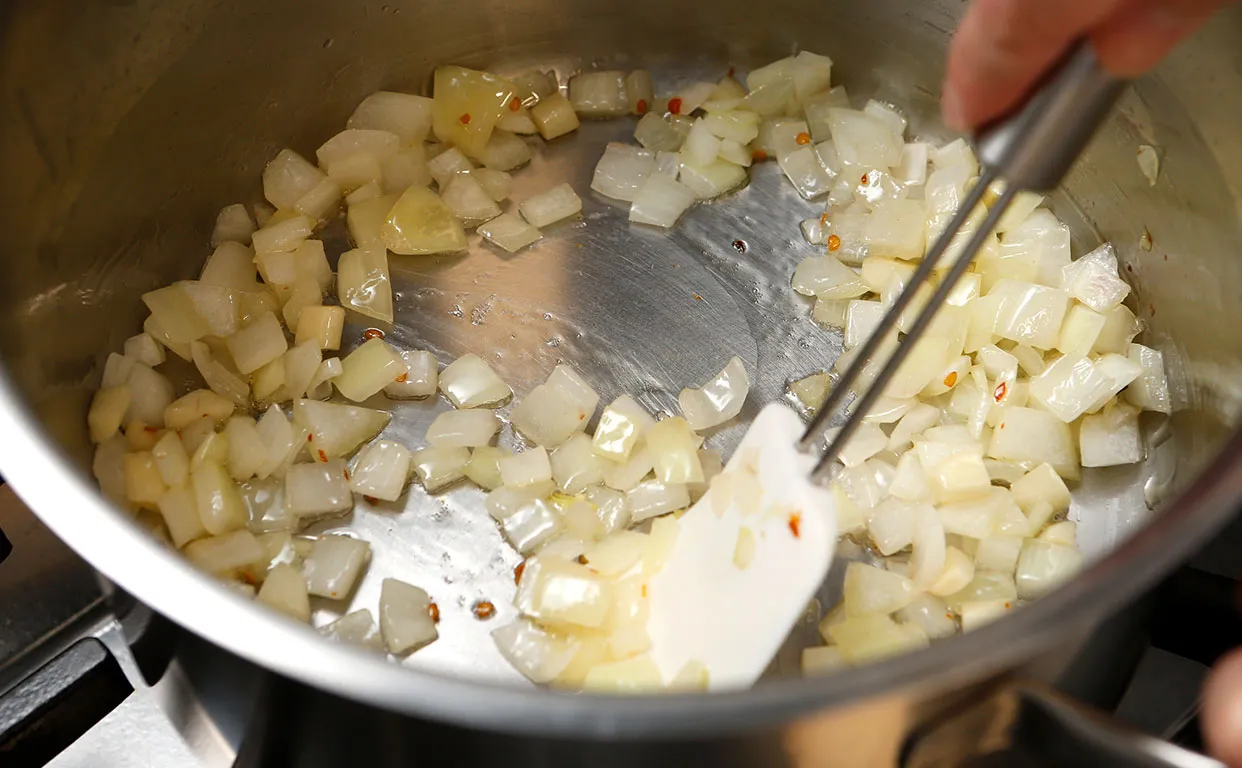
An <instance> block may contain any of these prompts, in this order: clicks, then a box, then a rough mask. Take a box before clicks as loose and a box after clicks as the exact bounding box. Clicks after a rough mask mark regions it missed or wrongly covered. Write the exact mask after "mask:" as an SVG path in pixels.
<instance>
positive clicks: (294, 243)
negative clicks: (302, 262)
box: [250, 216, 315, 254]
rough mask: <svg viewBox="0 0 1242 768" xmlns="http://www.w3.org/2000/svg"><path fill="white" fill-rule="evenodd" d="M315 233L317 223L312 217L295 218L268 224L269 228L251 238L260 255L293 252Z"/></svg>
mask: <svg viewBox="0 0 1242 768" xmlns="http://www.w3.org/2000/svg"><path fill="white" fill-rule="evenodd" d="M314 231H315V222H314V221H312V220H311V219H310V217H308V216H294V217H292V218H288V219H283V220H281V221H278V222H276V223H272V222H268V224H267V226H265V227H263V228H262V229H260V230H257V231H255V233H254V234H253V235H251V236H250V241H251V242H252V243H253V244H254V252H255V253H258V254H263V253H269V252H272V251H292V250H293V249H295V248H297V247H298V246H299V245H301V244H302V242H303V241H304V240H306V238H308V237H310V236H311V234H312V233H313V232H314Z"/></svg>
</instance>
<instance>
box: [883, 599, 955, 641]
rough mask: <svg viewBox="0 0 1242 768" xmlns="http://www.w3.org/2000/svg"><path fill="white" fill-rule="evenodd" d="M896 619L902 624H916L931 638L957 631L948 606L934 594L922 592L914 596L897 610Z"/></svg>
mask: <svg viewBox="0 0 1242 768" xmlns="http://www.w3.org/2000/svg"><path fill="white" fill-rule="evenodd" d="M897 620H898V621H900V622H901V623H903V624H911V623H913V624H918V625H919V626H920V627H922V628H923V632H925V633H926V634H927V636H928V637H929V638H932V639H937V638H942V637H949V636H951V635H954V634H956V633H957V623H956V622H954V621H953V617H952V615H951V614H950V613H949V607H948V606H947V605H945V602H944V601H943V600H941V599H939V598H937V597H936V596H934V595H928V594H922V595H919V596H918V597H916V598H914V600H912V601H911V602H910V604H909V605H907V606H906V607H905V608H902V609H901V610H900V611H897Z"/></svg>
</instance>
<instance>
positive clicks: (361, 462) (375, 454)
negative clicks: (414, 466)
mask: <svg viewBox="0 0 1242 768" xmlns="http://www.w3.org/2000/svg"><path fill="white" fill-rule="evenodd" d="M410 464H411V457H410V450H409V449H408V448H406V447H405V446H404V445H401V444H399V443H394V442H390V441H388V440H377V441H376V442H374V443H371V444H370V445H368V446H367V447H365V448H363V449H362V450H361V451H359V453H358V456H357V458H355V459H354V463H353V467H352V469H351V470H350V473H349V487H350V490H352V491H353V492H354V493H359V494H362V495H364V496H370V497H372V498H376V499H383V500H384V501H396V500H397V499H398V498H399V497H400V496H401V493H402V491H404V490H405V483H406V480H408V479H409V476H410Z"/></svg>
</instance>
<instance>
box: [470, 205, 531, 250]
mask: <svg viewBox="0 0 1242 768" xmlns="http://www.w3.org/2000/svg"><path fill="white" fill-rule="evenodd" d="M478 233H479V234H480V235H482V236H483V237H484V239H486V240H487V241H488V242H489V243H493V244H495V245H498V246H500V247H501V248H503V249H505V250H506V251H508V252H509V253H516V252H517V251H520V250H522V249H523V248H525V247H526V246H528V245H532V244H534V243H536V242H538V241H539V240H541V239H543V233H541V232H540V231H539V230H538V229H536V228H535V227H532V226H531V225H530V224H528V223H526V220H525V219H523V218H522V217H521V216H519V215H518V214H517V213H505V214H501V215H500V216H497V217H496V218H494V219H492V220H491V221H489V222H487V223H485V224H481V225H479V228H478Z"/></svg>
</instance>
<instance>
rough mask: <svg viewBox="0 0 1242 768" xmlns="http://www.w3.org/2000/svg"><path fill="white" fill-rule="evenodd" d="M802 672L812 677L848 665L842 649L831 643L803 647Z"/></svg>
mask: <svg viewBox="0 0 1242 768" xmlns="http://www.w3.org/2000/svg"><path fill="white" fill-rule="evenodd" d="M801 666H802V674H803V675H805V676H807V677H810V676H813V675H824V674H829V673H831V672H835V671H837V670H839V669H842V668H844V667H845V666H846V664H845V657H843V656H842V655H841V649H839V648H836V647H835V646H831V645H817V646H812V647H810V648H803V649H802V659H801Z"/></svg>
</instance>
